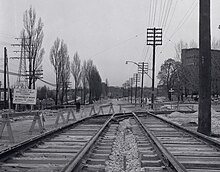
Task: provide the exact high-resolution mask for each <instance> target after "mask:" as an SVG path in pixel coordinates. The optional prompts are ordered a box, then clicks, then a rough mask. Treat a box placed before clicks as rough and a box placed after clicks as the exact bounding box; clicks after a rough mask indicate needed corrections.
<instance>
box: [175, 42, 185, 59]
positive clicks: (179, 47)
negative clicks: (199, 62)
mask: <svg viewBox="0 0 220 172" xmlns="http://www.w3.org/2000/svg"><path fill="white" fill-rule="evenodd" d="M187 47H188V44H187V43H185V42H183V40H180V42H179V43H177V44H176V45H175V50H176V56H175V58H176V59H177V60H179V61H180V60H181V52H182V49H183V48H187Z"/></svg>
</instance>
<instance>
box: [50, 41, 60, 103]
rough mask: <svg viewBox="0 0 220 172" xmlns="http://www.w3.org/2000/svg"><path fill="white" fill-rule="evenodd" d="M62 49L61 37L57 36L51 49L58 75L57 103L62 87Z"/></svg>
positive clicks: (51, 60) (56, 80)
mask: <svg viewBox="0 0 220 172" xmlns="http://www.w3.org/2000/svg"><path fill="white" fill-rule="evenodd" d="M59 51H60V39H59V38H57V39H56V40H55V41H54V45H53V46H52V47H51V49H50V62H51V64H52V65H53V67H54V71H55V75H56V79H55V82H56V96H55V105H57V104H58V95H59V89H60V77H61V75H60V73H61V58H60V55H59V53H60V52H59Z"/></svg>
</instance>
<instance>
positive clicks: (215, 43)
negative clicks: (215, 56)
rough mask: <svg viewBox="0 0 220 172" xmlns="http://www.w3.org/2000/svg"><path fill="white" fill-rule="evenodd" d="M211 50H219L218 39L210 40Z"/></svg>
mask: <svg viewBox="0 0 220 172" xmlns="http://www.w3.org/2000/svg"><path fill="white" fill-rule="evenodd" d="M212 49H216V50H220V39H216V38H215V37H214V38H213V39H212Z"/></svg>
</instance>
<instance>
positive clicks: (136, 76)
mask: <svg viewBox="0 0 220 172" xmlns="http://www.w3.org/2000/svg"><path fill="white" fill-rule="evenodd" d="M134 81H135V99H134V100H135V106H136V104H137V83H138V82H140V78H139V74H138V73H135V74H134Z"/></svg>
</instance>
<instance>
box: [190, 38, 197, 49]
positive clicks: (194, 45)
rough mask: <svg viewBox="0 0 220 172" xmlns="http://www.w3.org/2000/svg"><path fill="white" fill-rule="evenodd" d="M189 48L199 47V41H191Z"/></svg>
mask: <svg viewBox="0 0 220 172" xmlns="http://www.w3.org/2000/svg"><path fill="white" fill-rule="evenodd" d="M189 48H198V44H197V42H196V41H195V40H194V39H192V40H191V41H190V42H189Z"/></svg>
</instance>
